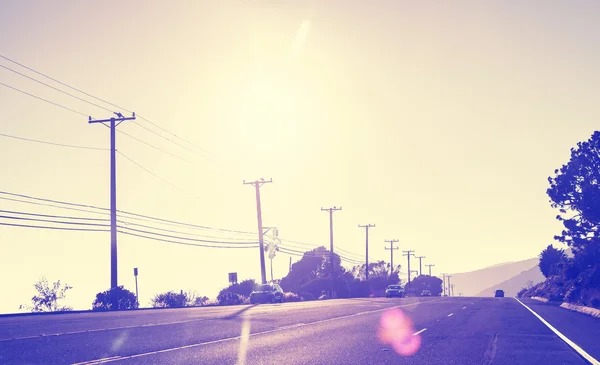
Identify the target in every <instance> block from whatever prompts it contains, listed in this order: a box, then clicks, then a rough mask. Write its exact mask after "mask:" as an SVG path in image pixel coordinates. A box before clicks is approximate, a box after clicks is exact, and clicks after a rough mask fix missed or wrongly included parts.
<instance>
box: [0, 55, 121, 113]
mask: <svg viewBox="0 0 600 365" xmlns="http://www.w3.org/2000/svg"><path fill="white" fill-rule="evenodd" d="M0 57H1V58H4V59H5V60H7V61H9V62H12V63H14V64H16V65H19V66H21V67H23V68H25V69H27V70H29V71H31V72H34V73H36V74H38V75H40V76H43V77H45V78H47V79H49V80H52V81H54V82H56V83H58V84H61V85H63V86H66V87H68V88H69V89H72V90H75V91H77V92H80V93H82V94H84V95H87V96H89V97H91V98H94V99H96V100H98V101H101V102H103V103H106V104H108V105H111V106H114V107H115V108H118V109H121V110H124V111H126V112H129V113H132V111H131V110H127V109H125V108H123V107H121V106H118V105H116V104H113V103H110V102H108V101H106V100H103V99H100V98H98V97H96V96H94V95H92V94H88V93H86V92H85V91H83V90H80V89H77V88H75V87H73V86H70V85H67V84H65V83H64V82H61V81H59V80H57V79H55V78H52V77H50V76H48V75H46V74H43V73H41V72H39V71H36V70H34V69H32V68H31V67H27V66H25V65H24V64H22V63H19V62H17V61H15V60H12V59H10V58H8V57H6V56H3V55H0ZM111 112H112V111H111Z"/></svg>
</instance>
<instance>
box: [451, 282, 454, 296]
mask: <svg viewBox="0 0 600 365" xmlns="http://www.w3.org/2000/svg"><path fill="white" fill-rule="evenodd" d="M450 289H452V295H451V297H453V296H454V284H452V286H451V287H450Z"/></svg>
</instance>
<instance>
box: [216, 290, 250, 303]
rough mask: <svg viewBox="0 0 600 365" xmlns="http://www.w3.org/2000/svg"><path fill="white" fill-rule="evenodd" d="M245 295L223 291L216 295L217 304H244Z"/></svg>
mask: <svg viewBox="0 0 600 365" xmlns="http://www.w3.org/2000/svg"><path fill="white" fill-rule="evenodd" d="M245 299H246V297H244V296H243V295H240V294H237V293H230V292H224V293H220V294H219V296H218V297H217V301H218V302H219V305H238V304H244V301H245Z"/></svg>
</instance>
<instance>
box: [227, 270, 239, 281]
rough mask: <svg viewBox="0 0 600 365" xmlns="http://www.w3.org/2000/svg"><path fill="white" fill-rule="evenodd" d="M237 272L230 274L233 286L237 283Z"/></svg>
mask: <svg viewBox="0 0 600 365" xmlns="http://www.w3.org/2000/svg"><path fill="white" fill-rule="evenodd" d="M237 280H238V279H237V272H230V273H229V282H230V283H231V284H234V283H237Z"/></svg>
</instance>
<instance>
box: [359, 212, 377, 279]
mask: <svg viewBox="0 0 600 365" xmlns="http://www.w3.org/2000/svg"><path fill="white" fill-rule="evenodd" d="M358 227H359V228H364V229H365V234H366V243H365V247H366V248H365V264H366V266H365V276H366V278H367V280H369V228H373V227H375V225H374V224H370V223H369V224H365V225H364V226H361V225H360V224H359V225H358Z"/></svg>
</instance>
